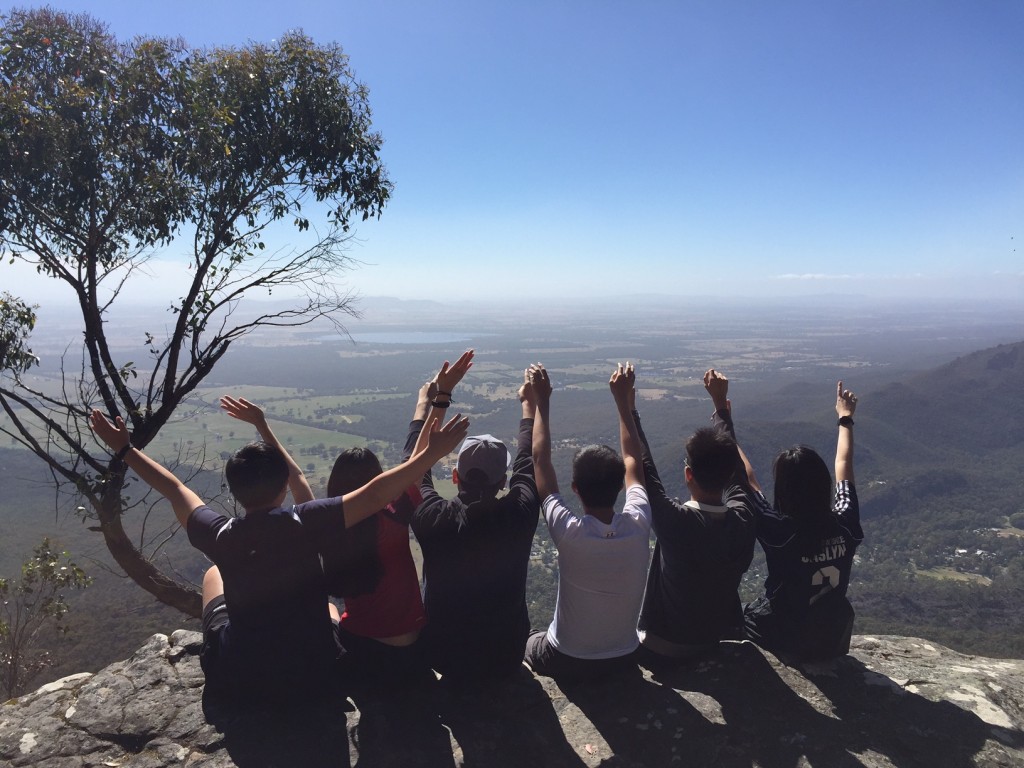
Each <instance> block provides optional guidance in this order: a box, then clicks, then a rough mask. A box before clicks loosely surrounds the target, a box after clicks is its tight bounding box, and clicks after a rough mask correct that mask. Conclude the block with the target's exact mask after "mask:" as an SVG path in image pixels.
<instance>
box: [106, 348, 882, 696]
mask: <svg viewBox="0 0 1024 768" xmlns="http://www.w3.org/2000/svg"><path fill="white" fill-rule="evenodd" d="M472 361H473V351H472V350H470V351H467V352H466V353H464V354H463V355H462V356H461V357H460V358H459V359H458V360H457V361H456V362H455V363H454V364H449V363H448V362H445V363H444V365H442V366H441V368H440V370H439V371H438V373H437V375H436V376H435V377H434V378H433V379H432V380H431V381H429V382H427V383H426V384H424V385H423V387H422V388H421V389H420V391H419V396H418V399H417V403H416V409H415V412H414V414H413V418H412V421H411V423H410V425H409V431H408V435H407V437H406V442H405V449H404V460H403V462H402V463H401V464H399V465H398V466H396V467H393V468H391V469H389V470H386V471H385V470H383V469H382V467H381V464H380V462H379V461H378V459H377V457H376V456H375V455H374V454H373V453H372V452H371V451H369V450H366V449H363V448H358V449H351V450H348V451H345V452H343V453H342V454H341V455H340V456H339V457H338V459H337V461H336V462H335V465H334V467H333V470H332V472H331V475H330V479H329V481H328V484H327V494H328V498H325V499H319V500H317V499H314V497H313V493H312V490H311V489H310V486H309V483H308V482H307V481H306V478H305V477H304V475H303V473H302V470H301V469H300V468H299V466H298V464H297V463H296V462H295V461H294V459H293V458H292V457H291V456H290V455H289V453H288V452H287V451H286V450H285V449H284V447H283V446H282V445H281V443H280V442H279V441H278V440H277V438H276V437H275V435H274V434H273V432H272V431H271V429H270V427H269V426H268V423H267V419H266V417H265V415H264V413H263V411H262V409H261V408H259V407H258V406H257V405H254V404H253V403H250V402H248V401H247V400H244V399H235V398H232V397H224V398H222V400H221V406H222V408H223V409H224V410H225V412H226V413H227V414H229V415H230V416H232V417H234V418H237V419H240V420H242V421H244V422H247V423H250V424H252V425H253V426H255V428H256V429H257V431H258V433H259V435H260V437H261V438H262V440H261V441H260V442H255V443H252V444H249V445H247V446H245V447H243V448H242V449H240V450H239V451H238V452H237V453H236V454H235V455H234V456H233V457H232V458H231V459H230V460H229V461H228V462H227V465H226V467H225V475H226V479H227V483H228V486H229V488H230V490H231V493H232V494H233V496H234V498H235V500H236V501H237V502H238V504H239V505H240V506H241V507H242V508H243V509H244V515H242V516H239V517H230V516H226V515H224V514H222V513H220V512H217V511H214V510H213V509H211V508H210V507H208V506H206V505H205V504H204V503H203V501H202V499H200V498H199V497H198V496H197V495H196V494H195V493H194V492H192V491H191V490H189V489H188V488H187V487H186V486H185V485H184V484H183V483H182V482H181V481H180V480H178V479H177V478H176V477H175V476H174V475H173V474H172V473H171V472H170V471H168V470H167V469H166V468H164V467H163V466H161V465H160V464H158V463H157V462H155V461H153V460H152V459H150V458H149V457H148V456H146V455H145V454H144V453H143V452H142V451H140V450H138V449H137V448H135V447H134V446H133V445H132V443H131V436H130V434H129V432H128V430H127V429H126V427H125V425H124V423H123V421H122V420H121V419H120V418H116V419H115V420H114V421H113V422H111V421H110V420H109V419H108V418H107V417H106V416H104V415H103V414H102V413H100V412H99V411H94V412H93V413H92V417H91V425H92V428H93V430H94V432H95V434H96V435H97V437H98V438H99V439H100V440H102V441H103V442H104V443H105V444H106V445H107V446H108V448H109V449H110V451H111V453H112V458H111V461H112V462H125V463H126V464H127V465H128V466H129V467H130V468H131V469H132V470H133V471H134V472H135V473H136V474H137V475H138V476H139V478H140V479H141V480H142V481H143V482H146V483H148V484H149V485H150V486H152V487H153V488H154V489H155V490H156V491H158V492H159V493H161V494H162V495H163V496H165V497H166V498H167V499H168V500H169V501H170V502H171V505H172V507H173V509H174V513H175V515H176V516H177V519H178V521H179V522H180V523H181V525H182V526H183V527H184V528H185V529H186V530H187V532H188V537H189V541H190V542H191V543H192V544H193V546H195V547H196V548H197V549H199V550H200V551H201V552H203V553H204V554H205V555H206V556H207V557H208V558H209V559H210V560H211V561H212V562H213V563H214V565H213V567H211V568H210V569H209V570H208V571H207V572H206V574H205V577H204V579H203V618H202V624H203V635H204V638H203V650H202V656H201V661H202V665H203V669H204V671H205V673H206V677H207V685H208V688H209V687H210V686H214V687H216V688H218V689H221V690H224V691H228V692H231V693H233V694H235V695H238V696H241V697H243V698H246V699H248V698H252V697H257V698H265V697H267V696H278V695H281V694H282V693H283V692H289V693H291V694H294V693H296V692H300V693H301V695H303V696H309V695H313V694H316V693H322V692H326V691H328V690H330V689H333V688H335V687H336V686H337V684H338V681H339V679H340V680H342V681H344V683H345V684H346V685H353V686H367V687H369V688H374V689H377V688H385V689H394V688H397V687H402V686H407V685H412V684H417V683H421V682H426V681H435V680H436V679H437V676H438V675H439V676H440V677H441V680H442V681H444V682H447V683H450V684H453V685H456V686H458V685H475V684H479V683H481V682H486V681H493V680H498V679H501V678H504V677H508V676H510V675H512V674H513V673H515V672H516V671H517V670H520V669H521V668H522V665H523V663H524V662H525V663H526V665H527V666H529V668H530V669H532V670H533V672H534V673H536V674H539V675H548V676H551V677H554V678H556V679H558V680H564V681H578V680H586V679H591V678H594V677H598V676H603V675H606V674H608V673H609V672H613V671H616V670H621V669H623V668H626V667H629V666H633V665H636V664H637V663H638V661H639V662H644V660H645V657H646V658H647V659H650V660H662V661H666V662H667V661H670V660H673V659H675V660H679V659H692V658H697V657H701V656H704V655H705V654H707V653H709V652H712V651H714V650H715V649H716V648H717V647H718V645H719V643H720V642H721V641H723V640H742V639H749V640H752V641H754V642H756V643H757V644H759V645H761V646H762V647H764V648H766V649H768V650H770V651H772V652H775V653H778V654H788V655H791V656H793V657H796V658H799V659H804V660H813V659H824V658H829V657H834V656H838V655H842V654H845V653H846V652H847V651H848V649H849V642H850V635H851V632H852V626H853V608H852V606H851V605H850V602H849V600H848V599H847V597H846V592H847V586H848V584H849V579H850V569H851V565H852V562H853V556H854V552H855V550H856V547H857V545H858V544H859V543H860V541H861V540H862V538H863V534H862V532H861V527H860V521H859V510H858V505H857V496H856V492H855V490H854V484H853V433H852V427H853V418H852V417H853V415H854V411H855V409H856V405H857V398H856V397H855V396H854V395H853V393H851V392H850V391H849V390H844V389H843V385H842V382H839V384H838V387H837V391H836V413H837V415H838V417H839V420H838V426H839V437H838V443H837V449H836V460H835V482H834V483H833V480H832V477H831V475H830V472H829V469H828V467H827V466H826V464H825V462H824V461H823V460H822V459H821V457H820V456H819V455H818V454H817V453H815V452H814V451H813V450H811V449H810V448H807V447H805V446H798V447H795V448H792V449H790V450H787V451H783V452H782V453H781V454H780V455H779V456H778V458H777V459H776V461H775V465H774V501H773V502H769V501H768V499H767V498H766V497H765V496H764V494H763V493H762V491H761V486H760V484H759V483H758V480H757V477H756V475H755V473H754V469H753V467H752V466H751V465H750V462H749V461H748V460H747V457H746V456H745V454H744V453H743V451H742V450H741V449H740V448H739V446H738V445H737V443H736V439H735V433H734V430H733V423H732V416H731V403H730V401H729V400H728V398H727V395H728V384H729V383H728V379H727V378H726V377H725V376H724V375H722V374H721V373H720V372H718V371H716V370H714V369H711V370H709V371H707V373H706V374H705V375H704V386H705V388H706V389H707V392H708V394H709V395H710V397H711V400H712V403H713V405H714V409H715V410H714V415H713V426H711V427H703V428H700V429H698V430H696V431H695V432H694V433H693V434H692V435H691V436H690V438H689V439H688V440H687V441H686V444H685V455H684V464H685V466H684V469H683V472H684V479H685V483H686V487H687V489H688V492H689V496H690V498H689V500H687V501H685V502H681V501H677V500H673V499H671V498H669V496H668V495H667V493H666V491H665V487H664V485H663V483H662V480H661V478H660V477H659V474H658V470H657V468H656V467H655V463H654V459H653V457H652V456H651V452H650V449H649V447H648V444H647V439H646V437H645V435H644V432H643V429H642V428H641V425H640V415H639V413H638V411H637V408H636V386H635V382H636V374H635V371H634V368H633V366H632V365H631V364H628V363H627V364H625V365H623V364H619V365H618V366H617V367H616V368H615V370H614V371H613V372H612V374H611V378H610V381H609V387H610V389H611V394H612V396H613V399H614V402H615V406H616V411H617V414H618V424H619V435H620V452H616V451H615V450H613V449H612V448H609V447H608V446H598V445H591V446H587V447H585V448H582V449H580V450H579V451H578V452H577V454H576V456H575V458H574V460H573V465H572V481H571V488H572V491H573V493H575V494H576V495H577V496H578V498H579V502H580V505H581V506H582V509H583V513H582V514H578V513H576V512H574V511H573V510H572V509H571V508H570V506H569V505H568V504H567V503H566V500H565V498H564V496H563V495H562V493H561V492H560V489H559V483H558V478H557V477H556V473H555V470H554V466H553V464H552V459H551V445H552V444H551V429H550V402H551V396H552V389H553V388H552V384H551V380H550V378H549V375H548V372H547V370H546V369H545V368H544V367H543V366H542V365H540V364H535V365H531V366H529V367H528V368H527V369H526V370H525V371H524V375H523V383H522V386H521V387H520V388H519V392H518V394H519V400H520V403H521V406H522V418H521V421H520V423H519V432H518V439H517V445H516V450H515V454H514V456H513V455H512V454H511V453H510V451H509V450H508V448H507V447H506V446H505V444H504V443H503V442H502V441H501V440H499V439H497V438H495V437H494V436H492V435H474V436H468V431H469V423H468V419H467V418H466V417H464V416H462V415H458V416H455V417H453V418H451V419H447V420H446V418H445V417H446V416H447V413H446V412H447V409H448V408H449V407H450V406H451V405H452V393H453V392H454V391H455V389H456V387H457V386H458V384H459V383H460V382H461V381H462V379H463V377H464V376H465V374H466V373H467V371H468V370H469V369H470V368H471V366H472V364H473V363H472ZM460 443H461V448H459V452H458V460H457V464H456V467H455V469H454V470H453V471H452V480H453V482H454V483H455V485H456V486H457V494H456V495H455V497H454V498H452V499H446V498H444V497H443V496H442V495H441V494H439V493H438V492H437V490H435V487H434V481H433V477H432V473H431V467H432V466H433V465H434V464H435V463H436V462H437V461H438V460H439V459H441V458H442V457H444V456H447V455H448V454H449V453H451V452H453V451H454V450H455V449H456V447H458V446H459V444H460ZM510 471H511V474H509V472H510ZM623 488H625V504H624V506H623V507H622V509H621V511H616V506H617V501H618V497H619V495H620V493H621V491H622V490H623ZM289 493H290V494H291V496H292V501H293V504H286V503H285V502H286V498H287V496H288V494H289ZM541 511H543V514H544V518H545V521H546V523H547V526H548V530H549V532H550V535H551V540H552V541H553V543H554V545H555V547H556V548H557V550H558V596H557V601H556V606H555V613H554V620H553V621H552V622H551V624H550V626H548V627H547V628H546V629H541V630H539V631H533V632H531V625H530V617H529V613H528V609H527V602H526V581H527V571H528V568H529V561H530V554H531V550H532V547H533V540H534V534H535V531H536V527H537V524H538V520H539V515H540V512H541ZM410 528H411V529H412V532H413V534H415V536H416V539H417V541H418V542H419V544H420V546H421V548H422V552H423V580H422V591H421V588H420V581H419V578H418V576H417V571H416V567H415V564H414V562H413V558H412V553H411V551H410V537H409V530H410ZM652 529H653V531H654V534H655V545H654V548H653V553H652V551H651V547H650V533H651V530H652ZM755 539H757V540H758V541H760V543H761V546H762V547H763V549H764V552H765V556H766V560H767V568H768V576H767V579H766V581H765V594H764V595H763V596H762V597H760V598H758V599H757V600H755V601H754V602H753V603H751V604H749V605H746V606H743V605H742V604H741V601H740V597H739V593H738V588H739V584H740V580H741V578H742V577H743V574H744V573H745V572H746V570H747V568H748V567H749V565H750V562H751V559H752V556H753V549H754V541H755ZM331 596H333V597H336V598H341V600H342V601H343V604H344V612H343V613H339V611H338V609H337V607H336V606H335V605H334V603H332V602H330V597H331ZM435 673H436V674H435Z"/></svg>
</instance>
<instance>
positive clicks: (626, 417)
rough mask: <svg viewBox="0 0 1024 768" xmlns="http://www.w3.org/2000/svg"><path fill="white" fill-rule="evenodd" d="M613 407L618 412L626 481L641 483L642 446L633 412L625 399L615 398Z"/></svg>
mask: <svg viewBox="0 0 1024 768" xmlns="http://www.w3.org/2000/svg"><path fill="white" fill-rule="evenodd" d="M615 407H616V409H617V410H618V412H619V444H620V446H621V448H622V460H623V462H625V464H626V482H627V484H629V483H635V484H639V485H643V482H644V467H643V448H642V446H641V444H640V435H639V433H638V432H637V428H636V422H634V421H633V412H632V410H631V409H630V407H629V403H628V401H627V400H625V399H619V398H616V400H615Z"/></svg>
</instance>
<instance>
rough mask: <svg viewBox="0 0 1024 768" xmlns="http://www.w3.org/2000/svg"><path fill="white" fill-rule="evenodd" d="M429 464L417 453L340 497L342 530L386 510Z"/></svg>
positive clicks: (430, 461)
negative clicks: (342, 511) (342, 514)
mask: <svg viewBox="0 0 1024 768" xmlns="http://www.w3.org/2000/svg"><path fill="white" fill-rule="evenodd" d="M427 423H428V424H429V421H428V422H427ZM433 464H434V460H433V459H432V458H431V456H430V454H429V453H428V452H427V451H417V452H416V453H414V454H413V456H412V458H410V459H409V460H408V461H406V462H404V463H402V464H399V465H398V466H397V467H392V468H391V469H389V470H387V471H385V472H382V473H381V474H379V475H377V476H376V477H375V478H373V479H372V480H371V481H370V482H369V483H367V484H366V485H364V486H363V487H362V488H357V489H356V490H354V491H352V492H351V493H346V494H345V495H344V496H343V497H342V506H343V508H344V512H345V527H346V528H351V527H352V526H353V525H355V524H356V523H358V522H360V521H361V520H365V519H366V518H367V517H369V516H370V515H373V514H376V513H377V512H379V511H380V510H381V509H383V508H384V507H386V506H387V505H388V504H389V503H390V502H391V501H393V500H394V499H397V498H398V497H399V496H401V495H402V493H403V492H404V491H405V489H406V488H408V487H409V486H410V485H412V484H413V483H415V482H417V481H418V480H419V479H420V478H421V477H422V476H423V475H424V474H425V473H426V472H427V470H429V469H430V467H431V466H433Z"/></svg>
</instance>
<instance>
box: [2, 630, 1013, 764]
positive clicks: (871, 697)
mask: <svg viewBox="0 0 1024 768" xmlns="http://www.w3.org/2000/svg"><path fill="white" fill-rule="evenodd" d="M200 642H201V637H200V635H199V634H198V633H195V632H184V631H178V632H175V633H174V634H173V635H171V636H170V637H167V636H165V635H154V636H153V637H152V638H150V640H149V641H148V642H147V643H146V644H145V645H144V646H143V647H142V648H140V649H139V650H138V651H137V652H136V653H135V654H134V655H133V656H132V657H131V658H130V659H128V660H127V661H123V662H119V663H116V664H112V665H111V666H109V667H107V668H106V669H104V670H102V671H101V672H98V673H96V674H82V675H73V676H71V677H67V678H64V679H63V680H58V681H57V682H55V683H51V684H49V685H45V686H43V687H42V688H40V689H39V690H37V691H35V692H34V693H31V694H28V695H26V696H23V697H22V698H20V699H17V700H14V701H10V702H7V703H5V704H3V705H2V706H0V765H3V766H12V768H15V767H20V766H33V767H39V768H48V767H51V766H52V767H54V768H56V767H57V766H60V767H61V768H63V767H64V766H75V767H77V766H83V767H84V766H107V767H110V768H114V767H118V768H150V767H151V766H152V767H153V768H156V767H157V766H178V765H180V766H209V767H210V768H213V767H214V766H216V767H218V768H219V767H220V766H243V768H244V767H246V766H250V767H255V766H364V767H372V766H403V768H407V767H410V766H435V765H436V766H493V767H495V768H504V767H505V766H520V765H522V766H531V767H532V766H598V765H600V766H637V767H641V766H649V767H650V768H656V767H657V768H662V767H663V766H712V765H715V766H785V767H786V768H790V767H792V768H797V766H811V765H813V766H829V767H831V766H838V767H839V768H843V767H844V766H929V767H931V766H944V767H945V766H949V767H950V768H958V767H960V766H963V767H965V768H966V766H982V767H987V766H1024V662H1021V661H1012V660H998V659H987V658H981V657H976V656H965V655H963V654H959V653H956V652H954V651H951V650H949V649H947V648H943V647H942V646H939V645H935V644H934V643H928V642H926V641H924V640H917V639H913V638H904V637H886V636H877V637H867V636H860V637H855V638H854V643H853V647H852V649H851V653H850V656H848V657H846V658H843V659H840V660H838V661H835V662H832V663H829V664H818V665H803V666H794V665H787V664H785V663H783V662H782V661H780V660H779V659H777V658H776V657H774V656H772V655H770V654H767V653H764V652H762V651H761V650H760V649H758V648H757V647H756V646H753V645H751V644H749V643H729V644H726V645H725V646H724V647H723V649H722V652H721V653H720V654H719V655H717V656H715V657H714V658H712V659H709V660H705V661H701V662H699V663H695V664H691V665H686V666H669V667H665V668H661V667H660V666H659V665H654V668H652V669H646V668H644V669H638V670H637V672H636V673H635V674H631V675H623V676H619V677H615V678H612V679H608V680H605V681H602V682H600V683H588V684H580V685H574V686H568V685H566V686H559V685H558V684H556V683H554V682H553V681H551V680H549V679H547V678H538V677H534V676H533V675H532V674H530V673H529V672H528V671H527V670H526V669H525V668H524V669H523V671H522V674H520V675H519V676H517V677H516V678H514V679H512V680H510V681H507V682H504V683H502V684H500V685H494V686H491V687H488V688H485V689H482V690H475V691H453V690H448V689H446V688H445V687H444V686H441V685H439V686H437V687H436V688H431V689H423V690H418V691H416V692H414V693H403V694H395V695H389V696H383V695H371V696H357V697H356V698H355V701H352V700H351V699H343V698H341V697H339V698H338V700H337V701H336V702H333V703H330V704H328V705H320V706H318V707H312V708H296V707H291V706H289V707H283V706H282V707H272V708H269V709H267V710H264V711H253V712H246V713H238V712H232V711H227V710H224V709H223V708H220V709H218V707H217V706H216V705H215V704H213V703H211V702H210V701H206V700H204V688H203V674H202V671H201V670H200V668H199V660H198V653H199V646H200Z"/></svg>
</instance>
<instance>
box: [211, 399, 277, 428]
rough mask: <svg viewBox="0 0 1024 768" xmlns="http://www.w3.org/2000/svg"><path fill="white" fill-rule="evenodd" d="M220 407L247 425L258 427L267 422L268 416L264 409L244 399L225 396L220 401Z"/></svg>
mask: <svg viewBox="0 0 1024 768" xmlns="http://www.w3.org/2000/svg"><path fill="white" fill-rule="evenodd" d="M220 407H221V410H223V411H224V413H226V414H227V415H228V416H230V417H231V418H233V419H238V420H239V421H244V422H245V423H246V424H252V425H253V426H254V427H258V426H259V425H260V424H264V423H266V421H267V416H266V414H265V413H264V412H263V409H262V408H260V407H259V406H258V405H256V403H250V402H249V401H248V400H246V399H245V398H244V397H240V398H238V399H237V400H236V399H235V398H233V397H228V396H227V395H225V396H224V397H222V398H221V399H220Z"/></svg>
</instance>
